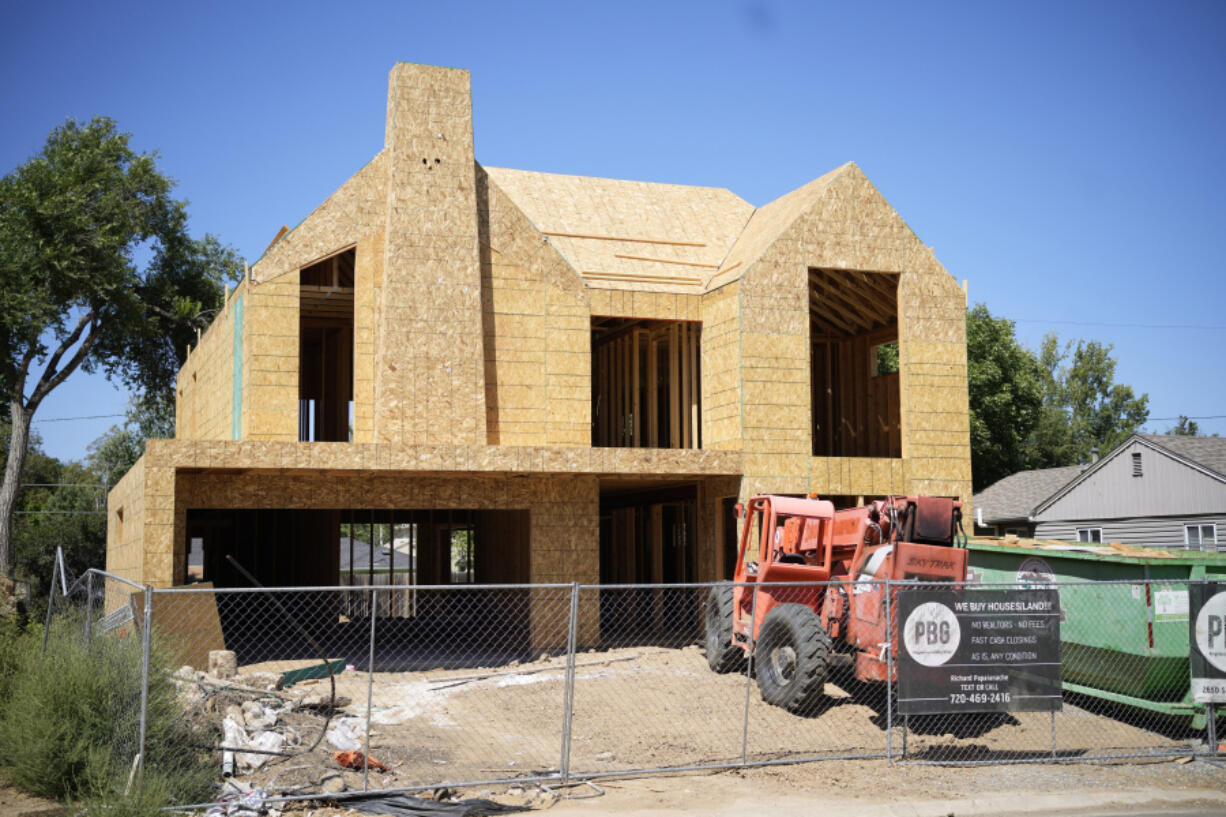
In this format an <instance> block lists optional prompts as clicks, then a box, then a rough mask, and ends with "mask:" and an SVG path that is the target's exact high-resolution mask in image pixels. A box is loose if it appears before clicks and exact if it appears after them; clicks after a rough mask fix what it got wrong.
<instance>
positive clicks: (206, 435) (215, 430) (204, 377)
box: [175, 296, 234, 440]
mask: <svg viewBox="0 0 1226 817" xmlns="http://www.w3.org/2000/svg"><path fill="white" fill-rule="evenodd" d="M233 302H234V299H233V296H231V299H230V302H229V303H227V304H226V306H225V307H224V308H223V309H222V310H221V311H220V312H219V313H218V314H217V316H216V317H215V318H214V319H213V323H212V324H211V325H210V326H209V328H208V329H207V330H206V331H205V332H204V334H203V335H202V336H201V338H200V342H199V343H198V344H197V345H196V346H195V347H194V348H193V349H192V350H191V351H190V352H189V353H188V356H187V359H186V360H185V361H184V363H183V367H182V368H181V369H180V370H179V375H178V382H177V385H176V388H175V402H176V405H175V436H176V437H179V438H181V439H196V440H224V439H229V438H230V436H231V423H230V419H231V415H232V414H233V405H234V403H233V392H234V378H233V371H234V309H233Z"/></svg>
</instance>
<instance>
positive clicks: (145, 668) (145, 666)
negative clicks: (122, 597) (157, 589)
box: [136, 584, 153, 773]
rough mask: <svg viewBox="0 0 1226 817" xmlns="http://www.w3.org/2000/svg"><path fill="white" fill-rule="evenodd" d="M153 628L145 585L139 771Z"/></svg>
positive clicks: (149, 595) (150, 600)
mask: <svg viewBox="0 0 1226 817" xmlns="http://www.w3.org/2000/svg"><path fill="white" fill-rule="evenodd" d="M152 629H153V586H152V585H148V584H147V585H145V628H144V633H143V637H142V639H141V640H142V645H141V652H142V655H143V659H142V661H141V668H140V742H139V744H138V745H137V749H136V770H137V772H138V773H139V772H141V771H142V770H143V769H144V767H145V727H146V725H147V721H146V719H147V718H148V716H149V651H150V650H149V647H150V644H151V638H150V631H151V630H152Z"/></svg>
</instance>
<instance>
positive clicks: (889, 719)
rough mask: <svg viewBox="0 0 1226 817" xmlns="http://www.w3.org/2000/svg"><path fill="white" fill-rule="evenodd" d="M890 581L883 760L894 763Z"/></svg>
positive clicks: (892, 617)
mask: <svg viewBox="0 0 1226 817" xmlns="http://www.w3.org/2000/svg"><path fill="white" fill-rule="evenodd" d="M890 590H891V588H890V580H889V579H886V580H885V760H886V763H893V762H894V683H895V678H894V616H893V615H892V611H893V608H892V607H891V599H890Z"/></svg>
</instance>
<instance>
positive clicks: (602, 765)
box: [238, 646, 1220, 797]
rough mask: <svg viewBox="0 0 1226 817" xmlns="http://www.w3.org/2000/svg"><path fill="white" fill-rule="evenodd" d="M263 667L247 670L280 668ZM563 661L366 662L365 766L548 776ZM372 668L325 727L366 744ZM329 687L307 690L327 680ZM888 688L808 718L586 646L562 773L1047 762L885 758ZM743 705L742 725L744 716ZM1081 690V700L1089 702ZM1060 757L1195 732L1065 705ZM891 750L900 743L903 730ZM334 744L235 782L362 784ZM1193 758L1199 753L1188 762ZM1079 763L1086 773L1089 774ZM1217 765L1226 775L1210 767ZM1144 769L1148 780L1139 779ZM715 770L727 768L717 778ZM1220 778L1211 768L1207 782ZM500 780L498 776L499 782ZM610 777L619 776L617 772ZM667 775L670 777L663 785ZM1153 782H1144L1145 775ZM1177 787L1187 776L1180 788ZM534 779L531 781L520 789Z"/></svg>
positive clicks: (843, 694) (997, 750) (706, 676)
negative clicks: (403, 666)
mask: <svg viewBox="0 0 1226 817" xmlns="http://www.w3.org/2000/svg"><path fill="white" fill-rule="evenodd" d="M278 669H280V668H279V667H278V666H275V665H271V664H266V665H259V666H255V667H247V668H244V671H245V672H246V671H252V670H259V671H277V670H278ZM564 675H565V659H564V658H562V657H550V656H542V657H541V659H540V660H538V661H535V662H530V663H524V664H514V665H506V666H494V667H477V668H473V667H466V668H465V669H462V670H447V669H443V668H438V669H432V670H428V671H425V672H412V673H375V675H374V688H373V692H372V696H371V699H372V718H371V723H370V741H371V743H370V745H371V750H370V754H371V756H372V757H373V758H374V759H376V760H378V761H380V762H381V763H383V764H385V765H386V766H387V767H388V771H386V772H381V771H374V770H372V771H371V772H370V774H369V777H370V779H369V786H370V788H372V789H382V788H402V787H413V786H434V785H442V784H455V783H460V782H466V781H491V782H490V783H488V784H485V785H477V786H470V787H468V788H467V789H465V791H469V792H472V791H491V792H493V793H495V794H502V793H505V791H506V789H507V788H508V787H510V786H512V785H514V783H513V782H512V781H514V779H516V778H521V777H530V776H533V775H548V774H555V773H556V772H557V770H558V769H559V767H560V764H561V744H562V740H563V735H562V712H563V708H564V700H563V695H564V683H563V681H564ZM367 679H368V675H367V674H366V673H364V672H360V671H358V672H345V673H342V674H341V675H340V676H338V678H337V693H338V694H339V695H340V696H342V697H343V698H345V699H347V700H348V705H347V706H346V707H345V709H344V710H342V711H341V712H339V713H337V714H336V715H335V716H334V717H333V719H332V721H331V722H330V724H329V728H330V729H336V728H337V727H338V726H340V727H341V728H342V730H343V731H348V733H349V734H350V735H357V736H359V737H360V739H364V736H365V728H366V723H365V719H364V715H365V711H366V696H367ZM326 687H327V682H316V683H315V684H313V685H310V686H308V687H299V688H297V689H298V690H299V692H297V693H295V694H298V695H299V696H301V694H303V692H302V691H303V690H312V691H315V692H323V691H326ZM883 696H884V689H883V688H882V687H878V686H869V685H863V684H858V683H857V682H855V681H854V680H853V679H850V678H848V677H847V676H846V675H843V676H839V677H836V678H835V680H834V681H833V682H831V683H829V684H828V685H827V695H826V700H825V701H824V702H823V703H822V705H821V706H820V707H819V708H818V709H817V710H816V711H814V712H811V713H807V716H805V717H802V716H798V715H793V714H790V713H788V712H785V711H784V710H782V709H779V708H777V707H773V706H770V705H767V704H766V703H764V702H763V701H762V700H761V698H760V696H759V694H758V690H757V687H756V685H752V686H750V687H749V688H748V689H747V687H746V679H745V677H744V675H743V674H741V675H738V674H729V675H717V674H715V673H712V672H711V671H710V670H709V669H708V667H707V665H706V659H705V656H704V655H703V653H702V651H701V650H700V649H699V648H697V647H695V646H690V647H685V648H681V649H665V648H659V647H632V648H623V649H615V650H610V651H606V652H599V653H596V652H589V653H581V654H580V655H579V656H578V657H577V659H576V687H575V699H574V712H575V717H574V724H573V729H572V732H571V734H570V736H569V738H570V745H571V755H570V757H571V761H570V771H571V774H572V775H574V776H576V777H583V776H585V775H595V776H600V775H603V774H609V773H622V772H629V771H633V770H642V769H654V768H660V767H673V768H675V767H684V766H697V765H704V764H719V763H735V762H737V761H739V760H740V758H741V756H742V751H744V753H745V755H746V756H747V757H748V758H749V759H750V760H790V759H797V758H805V757H813V758H842V757H847V756H858V757H863V756H865V755H879V756H882V757H881V758H880V759H869V760H831V761H830V762H827V763H821V764H806V765H798V766H778V767H772V768H768V769H763V770H760V771H749V772H745V773H743V774H745V775H749V776H750V777H751V778H753V779H755V780H760V781H774V782H778V783H780V784H781V785H784V786H786V787H788V788H796V787H799V788H800V790H802V791H803V790H804V789H805V787H806V786H816V785H820V786H821V787H822V790H823V791H827V792H829V791H836V792H837V791H846V792H847V793H849V794H851V793H855V792H864V791H874V790H876V788H877V784H878V782H879V780H880V778H881V777H882V776H883V775H889V776H892V777H896V778H899V779H900V780H903V781H905V782H906V784H907V786H908V787H909V790H910V791H913V792H914V794H915V795H916V796H933V797H942V796H949V793H950V792H951V791H954V790H955V789H956V790H959V791H968V792H972V793H973V792H974V791H976V786H978V785H979V783H977V782H976V781H984V785H988V784H989V783H990V782H991V781H996V780H1000V779H1006V778H1016V779H1018V780H1019V781H1021V780H1023V779H1026V778H1027V777H1028V776H1030V775H1035V774H1037V771H1036V770H1038V769H1040V768H1047V767H1045V766H1040V765H1035V764H1025V765H1018V766H997V765H993V766H987V767H961V768H950V767H944V766H905V765H897V764H895V765H889V764H887V762H886V761H885V760H884V757H883V756H884V754H885V752H886V749H887V733H886V729H885V725H886V724H885V716H884V712H885V700H884V697H883ZM747 698H748V704H749V707H750V720H749V729H748V731H746V730H745V727H744V719H743V711H744V707H745V705H746V699H747ZM1095 704H1096V702H1094V701H1090V702H1087V703H1085V704H1084V705H1085V706H1087V707H1088V706H1091V705H1095ZM285 723H292V724H293V725H294V730H295V735H296V736H297V738H298V739H299V742H300V745H308V744H309V743H310V742H312V741H313V740H314V739H315V738H316V737H317V736H318V734H319V730H320V728H321V726H322V724H323V718H322V717H321V716H320V715H319V714H318V713H317V712H314V711H305V710H302V709H299V710H297V711H294V712H292V713H288V714H285V715H283V716H281V718H280V720H279V725H278V726H277V727H275V729H281V728H282V725H283V724H285ZM1052 726H1053V722H1052V719H1051V717H1050V716H1049V715H1048V714H1047V713H1019V714H1016V715H1012V716H1011V715H1003V716H995V715H993V716H979V717H960V718H954V717H943V718H936V717H932V718H927V719H913V721H912V723H911V726H910V728H909V729H908V730H907V733H908V734H907V738H906V740H907V752H908V758H910V759H913V760H950V759H961V760H989V761H991V760H1004V759H1027V758H1040V757H1049V756H1050V752H1051V737H1052ZM1055 729H1056V737H1057V741H1058V751H1059V754H1060V756H1061V757H1065V758H1076V757H1085V756H1088V755H1095V756H1097V755H1110V756H1114V755H1123V754H1134V753H1146V752H1152V751H1154V750H1158V751H1165V752H1178V751H1180V749H1181V747H1186V746H1189V745H1191V743H1192V742H1193V741H1194V739H1195V736H1194V735H1190V734H1185V733H1181V732H1180V731H1179V730H1178V729H1170V728H1167V729H1166V730H1165V731H1154V730H1153V729H1149V728H1143V727H1142V725H1139V723H1138V722H1129V721H1128V720H1127V718H1120V717H1108V716H1106V715H1103V714H1095V713H1094V712H1091V711H1089V709H1088V708H1082V707H1081V706H1077V705H1073V704H1069V703H1066V704H1065V707H1064V710H1063V711H1062V712H1060V713H1058V714H1057V715H1056V717H1055ZM890 740H891V745H890V748H891V750H892V752H893V753H894V754H895V755H896V756H897V754H898V753H899V752H900V750H901V749H902V745H901V744H902V740H903V730H902V729H901V728H898V726H897V725H896V728H895V729H894V730H893V732H892V734H891V736H890ZM336 748H337V747H336V746H334V745H331V744H330V742H329V741H327V740H325V741H323V742H322V743H321V744H320V746H319V747H318V748H316V749H315V750H314V751H312V752H309V753H301V751H300V750H298V749H294V750H293V751H295V752H298V753H297V754H295V756H293V757H289V758H284V759H281V758H276V759H273V760H271V761H268V762H267V763H265V764H264V766H263V768H261V769H259V770H258V771H256V772H253V773H247V774H243V775H240V776H239V778H238V779H239V781H240V782H241V784H246V785H251V786H256V787H260V788H264V789H267V790H269V791H270V792H271V793H275V792H278V791H284V792H286V793H287V794H288V793H293V792H300V793H315V792H318V791H321V790H329V791H337V790H341V789H342V788H343V789H346V790H351V791H352V790H356V789H361V787H362V773H361V772H360V771H354V770H343V769H341V768H340V767H339V766H338V765H337V763H336V761H335V759H334V757H333V754H334V752H335V750H336ZM1190 766H1194V767H1197V768H1199V767H1201V766H1205V764H1200V763H1196V764H1190ZM1050 768H1051V770H1052V771H1048V772H1044V774H1045V775H1054V778H1053V780H1054V781H1055V784H1057V785H1062V783H1061V782H1060V781H1064V780H1066V779H1067V780H1069V781H1078V784H1080V783H1081V781H1085V784H1086V785H1091V784H1090V783H1089V782H1088V781H1090V780H1091V779H1102V776H1103V775H1106V776H1107V777H1108V778H1110V779H1115V780H1118V781H1120V782H1130V781H1131V780H1132V779H1133V776H1134V774H1135V775H1139V776H1142V777H1145V779H1149V777H1152V778H1153V780H1154V781H1155V782H1154V783H1153V785H1160V784H1161V781H1162V780H1166V779H1167V778H1168V777H1170V776H1171V775H1174V778H1172V779H1175V778H1179V779H1183V778H1186V777H1187V775H1188V774H1190V772H1189V771H1188V769H1187V768H1185V767H1183V766H1179V765H1178V764H1173V763H1172V762H1171V761H1170V760H1169V759H1165V760H1162V761H1161V762H1154V761H1145V762H1143V763H1141V764H1128V765H1124V766H1110V765H1109V766H1105V767H1104V766H1098V765H1095V766H1084V767H1083V766H1076V765H1064V764H1061V765H1053V766H1051V767H1050ZM1083 770H1084V771H1083ZM1219 774H1220V772H1219ZM1146 776H1148V777H1146ZM720 779H727V778H724V777H722V776H721V778H720ZM1213 779H1214V780H1218V778H1213ZM494 781H502V782H494ZM610 785H611V786H614V785H616V786H621V785H625V784H622V783H610ZM662 785H663V784H662ZM1147 785H1148V784H1147ZM1173 785H1174V786H1175V787H1178V786H1179V785H1184V783H1178V784H1173ZM527 788H529V789H531V786H527Z"/></svg>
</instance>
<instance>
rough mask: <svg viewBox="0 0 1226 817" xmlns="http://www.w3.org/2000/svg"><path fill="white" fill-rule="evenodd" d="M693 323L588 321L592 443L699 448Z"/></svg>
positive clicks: (696, 329) (697, 338) (698, 336)
mask: <svg viewBox="0 0 1226 817" xmlns="http://www.w3.org/2000/svg"><path fill="white" fill-rule="evenodd" d="M701 342H702V324H701V323H699V322H698V321H649V320H636V319H629V318H606V317H593V318H592V445H593V446H604V447H615V448H627V447H633V448H702V436H701V434H702V432H701V429H702V388H701V385H700V384H701V383H702V376H701V371H700V368H701V362H700V361H701V358H702V355H701V354H700V347H701Z"/></svg>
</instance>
